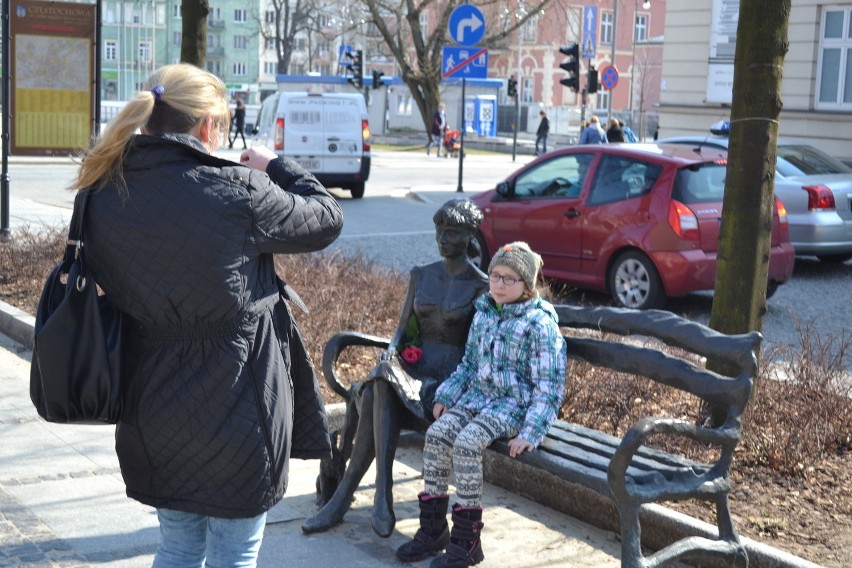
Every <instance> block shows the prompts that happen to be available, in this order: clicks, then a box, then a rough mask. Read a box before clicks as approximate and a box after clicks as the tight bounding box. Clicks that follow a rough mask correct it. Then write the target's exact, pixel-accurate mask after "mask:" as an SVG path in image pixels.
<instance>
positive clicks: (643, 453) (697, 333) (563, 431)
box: [323, 305, 762, 568]
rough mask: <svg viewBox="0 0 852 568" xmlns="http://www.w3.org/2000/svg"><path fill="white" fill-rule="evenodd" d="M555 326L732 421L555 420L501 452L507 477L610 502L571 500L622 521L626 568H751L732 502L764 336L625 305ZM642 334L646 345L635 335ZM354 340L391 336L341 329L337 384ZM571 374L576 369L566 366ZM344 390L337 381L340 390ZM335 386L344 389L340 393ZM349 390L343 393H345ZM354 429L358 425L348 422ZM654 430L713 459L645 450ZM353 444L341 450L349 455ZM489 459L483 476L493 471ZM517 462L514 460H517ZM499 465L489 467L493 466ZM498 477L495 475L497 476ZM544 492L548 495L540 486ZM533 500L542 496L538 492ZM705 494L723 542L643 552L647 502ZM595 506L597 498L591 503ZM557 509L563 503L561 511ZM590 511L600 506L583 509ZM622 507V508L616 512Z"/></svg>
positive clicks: (618, 367)
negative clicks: (684, 563) (612, 426)
mask: <svg viewBox="0 0 852 568" xmlns="http://www.w3.org/2000/svg"><path fill="white" fill-rule="evenodd" d="M556 310H557V313H558V314H559V325H560V327H563V328H565V333H566V340H567V342H568V356H569V358H570V359H577V360H584V361H587V362H589V363H590V364H592V365H595V366H598V367H603V368H607V369H611V370H613V371H619V372H624V373H629V374H634V375H640V376H644V377H647V378H649V379H651V380H654V381H656V382H657V383H660V384H664V385H667V386H670V387H673V388H676V389H680V390H682V391H685V392H688V393H691V394H692V395H695V396H696V397H698V398H700V399H701V400H702V401H704V402H706V403H707V404H710V405H713V406H714V407H715V408H722V409H724V411H725V413H726V419H725V421H724V423H723V424H721V425H719V426H718V427H714V428H709V427H703V426H700V425H696V424H693V423H690V422H687V421H684V420H679V419H674V418H645V419H642V420H640V421H639V422H637V423H636V424H635V425H634V426H633V427H632V428H631V429H630V430H629V431H628V432H627V433H626V434H625V436H624V438H623V439H618V438H616V437H614V436H611V435H608V434H605V433H603V432H599V431H597V430H594V429H591V428H586V427H584V426H580V425H577V424H571V423H567V422H564V421H557V422H556V423H555V424H554V426H553V428H551V430H550V432H549V434H548V436H547V438H546V439H545V441H544V442H543V443H542V445H541V446H540V447H539V448H538V449H537V450H536V451H534V452H531V453H525V454H522V455H521V456H520V457H518V458H516V460H511V459H510V458H508V457H505V458H499V459H501V460H502V461H501V462H500V465H499V467H500V468H501V469H502V470H503V473H504V477H505V470H506V468H512V467H519V466H520V464H523V466H524V467H532V468H534V469H536V470H539V471H541V472H545V474H547V475H552V476H555V477H557V478H559V479H561V480H565V481H567V482H569V483H572V484H576V485H577V486H581V487H583V488H584V489H586V490H587V491H589V492H591V493H592V494H595V495H597V496H599V497H603V498H604V500H605V501H607V502H609V503H611V504H612V505H613V507H610V508H607V507H606V506H604V507H599V505H600V501H597V502H594V501H593V502H575V503H573V504H571V505H569V506H568V511H567V512H569V514H574V516H579V517H580V518H583V520H588V521H590V522H593V524H598V526H602V524H603V525H607V526H613V527H614V528H616V530H617V528H618V527H620V532H621V541H622V556H621V563H622V566H623V567H625V568H640V567H641V568H650V567H654V566H660V565H662V564H664V563H667V562H671V561H674V560H677V559H682V558H690V557H708V558H716V559H717V560H723V561H724V565H726V566H736V567H746V566H747V565H748V555H747V553H746V548H745V546H744V545H743V544H742V543H741V542H740V539H739V537H738V536H737V533H736V529H735V527H734V525H733V521H732V519H731V513H730V510H729V505H728V494H729V491H730V470H731V461H732V459H733V455H734V450H735V448H736V446H737V444H738V443H739V441H740V439H741V435H742V432H741V418H742V414H743V411H744V410H745V408H746V405H747V404H748V401H749V398H750V395H751V390H752V385H753V379H754V376H755V374H756V371H757V351H758V349H759V347H760V343H761V340H762V336H761V335H760V334H759V333H757V332H753V333H748V334H743V335H735V336H731V335H725V334H722V333H719V332H716V331H714V330H712V329H710V328H708V327H707V326H704V325H702V324H699V323H695V322H692V321H689V320H686V319H684V318H682V317H679V316H677V315H675V314H672V313H670V312H666V311H661V310H647V311H636V310H629V309H622V308H582V307H572V306H566V305H558V306H556ZM572 329H585V330H593V331H600V332H604V333H608V334H617V335H620V336H624V337H625V338H626V340H607V339H597V338H589V337H579V336H576V337H575V336H572V335H571V333H570V331H571V330H572ZM631 338H633V339H639V340H640V341H639V342H637V341H634V340H632V339H631ZM648 338H654V339H657V340H660V341H662V342H663V343H665V344H667V345H669V346H672V347H677V348H680V349H683V350H685V351H686V352H689V353H692V354H695V355H699V356H701V357H705V358H707V359H708V360H712V361H715V362H718V363H720V364H721V365H722V368H725V369H732V370H734V372H732V374H733V375H735V376H732V377H727V376H722V375H719V374H716V373H714V372H712V371H709V370H706V369H704V368H703V367H700V366H697V365H694V364H693V363H691V362H690V361H688V360H686V359H684V358H681V357H678V356H675V355H671V354H668V353H664V352H663V351H662V350H660V349H657V348H655V347H652V346H643V345H641V344H639V343H641V341H642V340H647V339H648ZM351 345H367V346H372V347H382V348H384V347H386V346H387V340H385V339H382V338H379V337H375V336H369V335H364V334H357V333H343V334H338V335H336V336H335V338H333V340H332V341H330V342H329V344H328V345H327V346H326V352H325V354H324V357H323V371H324V373H325V375H326V378H327V380H328V382H329V384H330V385H332V387H333V388H334V387H335V385H334V383H333V381H332V380H330V379H331V378H332V377H334V381H336V370H335V365H336V361H337V358H338V356H339V354H340V352H341V351H342V350H343V349H345V348H346V347H349V346H351ZM568 372H569V373H570V372H571V371H570V367H569V371H568ZM337 389H339V386H338V387H337ZM338 392H339V390H338ZM341 394H344V393H341ZM350 427H354V426H353V425H352V424H350ZM657 434H668V435H676V436H685V437H688V438H691V439H693V440H696V441H699V442H701V443H703V444H708V445H713V446H715V447H717V448H718V459H717V460H716V461H715V463H709V464H705V463H698V462H695V461H692V460H689V459H686V458H685V457H682V456H678V455H675V454H671V453H668V452H664V451H659V450H655V449H653V448H648V447H646V446H645V445H644V444H645V442H646V441H647V440H648V439H649V438H651V437H653V436H654V435H657ZM490 449H491V450H492V451H493V452H494V453H495V454H498V455H503V456H508V444H507V443H506V442H505V441H497V442H495V443H494V444H493V445H492V446H491V448H490ZM348 451H351V448H348V449H347V448H344V449H343V453H344V455H345V457H346V458H348V457H349V455H348V453H347V452H348ZM488 461H489V458H488V456H486V478H488V477H489V464H488V463H487V462H488ZM512 462H517V463H515V464H513V463H512ZM494 467H495V466H494V465H491V466H490V468H491V469H494ZM491 477H493V476H491ZM531 485H533V486H534V485H535V484H534V483H533V484H531V483H529V479H524V482H522V483H518V484H517V485H512V484H511V483H510V484H509V485H506V486H507V487H508V488H509V489H513V490H518V491H519V492H521V493H530V486H531ZM543 494H544V495H548V494H549V495H551V496H552V492H548V491H544V492H543ZM529 496H531V497H532V498H533V499H536V500H539V501H542V502H544V503H545V504H549V503H548V501H547V499H546V498H541V499H539V498H538V497H537V496H536V495H535V491H533V492H532V494H530V495H529ZM683 499H703V500H709V501H711V502H713V503H715V506H716V519H717V529H718V538H713V537H707V536H695V535H687V536H685V537H683V538H680V539H679V540H677V541H676V542H673V543H669V544H667V545H665V546H663V547H662V548H661V549H659V550H657V551H656V552H654V553H653V554H650V555H649V556H647V557H646V556H644V555H643V552H642V542H641V535H642V530H641V528H642V527H641V522H640V517H641V513H642V506H643V505H644V504H647V503H658V502H663V501H676V500H683ZM589 503H592V504H589ZM557 508H558V507H557ZM581 508H586V509H589V508H593V509H595V511H582V513H583V514H582V515H578V514H577V513H580V512H581V511H580V509H581ZM615 511H617V513H616V512H615ZM587 514H591V515H592V516H594V515H595V514H597V515H603V516H609V517H610V518H612V517H617V518H618V522H617V523H616V522H615V521H614V520H613V519H610V521H611V522H604V523H602V524H601V523H594V521H593V520H591V519H588V518H584V517H586V515H587Z"/></svg>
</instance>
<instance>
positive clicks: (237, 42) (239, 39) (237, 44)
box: [234, 35, 248, 49]
mask: <svg viewBox="0 0 852 568" xmlns="http://www.w3.org/2000/svg"><path fill="white" fill-rule="evenodd" d="M247 47H248V38H247V37H246V36H242V35H236V36H234V49H246V48H247Z"/></svg>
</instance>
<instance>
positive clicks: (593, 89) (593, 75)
mask: <svg viewBox="0 0 852 568" xmlns="http://www.w3.org/2000/svg"><path fill="white" fill-rule="evenodd" d="M588 85H589V87H588V90H589V93H597V92H598V70H597V69H595V66H594V65H590V66H589V83H588Z"/></svg>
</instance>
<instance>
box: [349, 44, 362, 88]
mask: <svg viewBox="0 0 852 568" xmlns="http://www.w3.org/2000/svg"><path fill="white" fill-rule="evenodd" d="M363 54H364V52H363V51H361V50H360V49H359V50H357V51H355V52H354V53H353V52H352V51H347V52H346V57H348V58H350V59H351V60H352V61H351V62H350V63H349V69H350V70H351V71H352V76H351V77H349V79H348V81H349V82H350V83H351V84H352V86H353V87H355V88H356V89H360V88H361V87H362V86H363V85H364V69H363V67H362V66H361V64H362V62H363V58H362V56H363Z"/></svg>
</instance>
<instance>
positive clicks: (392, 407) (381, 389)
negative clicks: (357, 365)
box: [372, 381, 407, 537]
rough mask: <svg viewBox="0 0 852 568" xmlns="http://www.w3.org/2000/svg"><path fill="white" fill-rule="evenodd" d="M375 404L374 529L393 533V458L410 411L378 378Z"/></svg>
mask: <svg viewBox="0 0 852 568" xmlns="http://www.w3.org/2000/svg"><path fill="white" fill-rule="evenodd" d="M375 384H376V392H375V401H374V403H373V436H375V448H376V494H375V498H374V500H373V519H372V524H373V530H374V531H376V534H378V535H379V536H385V537H386V536H390V535H391V533H392V532H393V528H394V526H395V525H396V516H394V512H393V460H394V457H395V456H396V447H397V444H398V443H399V432H400V428H401V426H400V424H401V421H402V419H403V414H404V413H405V412H407V410H406V408H405V407H404V406H403V404H402V401H401V400H399V397H398V396H397V394H396V391H394V390H393V387H391V386H390V385H389V384H388V383H387V382H385V381H376V383H375Z"/></svg>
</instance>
